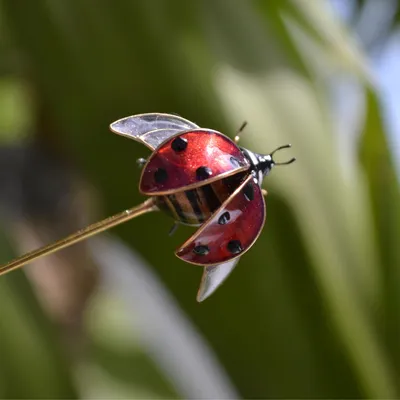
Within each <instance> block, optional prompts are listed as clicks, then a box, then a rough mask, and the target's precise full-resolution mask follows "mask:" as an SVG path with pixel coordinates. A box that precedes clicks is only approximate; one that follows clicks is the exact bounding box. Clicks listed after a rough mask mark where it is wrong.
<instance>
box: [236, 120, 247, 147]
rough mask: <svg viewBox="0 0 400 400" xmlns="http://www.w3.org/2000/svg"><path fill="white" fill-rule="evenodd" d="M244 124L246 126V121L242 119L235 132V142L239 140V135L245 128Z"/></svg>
mask: <svg viewBox="0 0 400 400" xmlns="http://www.w3.org/2000/svg"><path fill="white" fill-rule="evenodd" d="M246 126H247V121H243V124H242V125H241V126H240V128H239V129H238V131H237V132H236V136H235V143H239V140H240V136H239V135H240V134H241V133H242V132H243V131H244V128H246Z"/></svg>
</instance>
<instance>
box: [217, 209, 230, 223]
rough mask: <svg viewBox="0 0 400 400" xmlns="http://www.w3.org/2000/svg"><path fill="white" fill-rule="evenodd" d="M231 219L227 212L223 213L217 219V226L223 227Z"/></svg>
mask: <svg viewBox="0 0 400 400" xmlns="http://www.w3.org/2000/svg"><path fill="white" fill-rule="evenodd" d="M230 219H231V215H230V214H229V212H228V211H225V212H224V213H223V214H222V215H221V216H220V217H219V218H218V224H219V225H225V224H227V223H228V222H229V220H230Z"/></svg>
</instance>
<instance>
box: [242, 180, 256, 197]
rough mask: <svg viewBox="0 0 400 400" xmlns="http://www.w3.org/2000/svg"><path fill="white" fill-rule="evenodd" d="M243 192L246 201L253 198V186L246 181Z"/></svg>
mask: <svg viewBox="0 0 400 400" xmlns="http://www.w3.org/2000/svg"><path fill="white" fill-rule="evenodd" d="M243 194H244V197H245V198H246V200H247V201H252V200H253V199H254V188H253V185H252V184H251V183H248V184H247V185H246V186H245V187H244V189H243Z"/></svg>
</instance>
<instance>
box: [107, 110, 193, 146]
mask: <svg viewBox="0 0 400 400" xmlns="http://www.w3.org/2000/svg"><path fill="white" fill-rule="evenodd" d="M198 128H199V127H198V126H197V125H196V124H195V123H193V122H191V121H189V120H187V119H185V118H182V117H179V116H178V115H172V114H163V113H148V114H138V115H133V116H130V117H125V118H121V119H119V120H117V121H115V122H113V123H112V124H111V125H110V130H111V131H112V132H114V133H117V134H118V135H122V136H126V137H128V138H130V139H134V140H136V141H138V142H141V143H143V144H144V145H145V146H147V147H148V148H150V149H151V150H155V149H156V148H157V147H159V146H160V145H161V143H163V142H165V141H166V140H167V139H168V138H170V137H172V136H174V135H176V134H177V133H179V132H183V131H187V130H189V129H198Z"/></svg>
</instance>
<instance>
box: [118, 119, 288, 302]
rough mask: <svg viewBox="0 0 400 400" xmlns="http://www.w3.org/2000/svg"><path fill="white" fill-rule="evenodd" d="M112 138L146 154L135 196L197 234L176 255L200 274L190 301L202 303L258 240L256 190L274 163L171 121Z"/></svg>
mask: <svg viewBox="0 0 400 400" xmlns="http://www.w3.org/2000/svg"><path fill="white" fill-rule="evenodd" d="M110 129H111V131H113V132H115V133H117V134H120V135H123V136H126V137H129V138H131V139H134V140H137V141H139V142H142V143H143V144H144V145H146V146H147V147H148V148H150V149H151V150H152V151H153V153H152V154H151V156H150V157H149V158H148V159H147V160H144V159H139V160H138V161H139V163H140V164H141V165H142V166H143V170H142V176H141V179H140V183H139V189H140V192H141V193H143V194H145V195H147V196H152V197H153V196H154V198H155V201H156V204H157V207H158V208H159V209H161V210H163V211H165V212H167V213H168V214H170V215H171V216H172V217H173V218H174V219H175V221H176V222H177V223H181V224H186V225H192V226H198V227H199V228H198V230H197V231H196V232H195V233H194V234H193V235H192V236H191V237H190V238H189V239H188V240H187V241H186V242H185V243H184V244H183V245H182V246H181V247H179V248H178V250H177V251H176V252H175V254H176V255H177V257H179V258H180V259H182V260H183V261H186V262H189V263H192V264H197V265H201V266H204V273H203V277H202V281H201V285H200V289H199V292H198V295H197V300H198V301H202V300H204V299H205V298H206V297H208V296H209V295H210V294H212V293H213V292H214V291H215V289H216V288H217V287H218V286H219V285H220V284H221V283H222V282H223V281H224V279H225V278H226V277H227V276H228V275H229V273H230V272H231V271H232V270H233V268H234V267H235V265H236V264H237V262H238V260H239V257H241V256H242V255H243V254H244V253H245V252H246V251H247V250H249V249H250V247H251V246H252V245H253V244H254V242H255V241H256V239H257V238H258V236H259V235H260V233H261V230H262V228H263V225H264V223H265V217H266V207H265V202H264V197H263V191H262V189H261V184H262V182H263V178H264V177H265V176H266V175H268V174H269V172H270V171H271V169H272V167H273V166H274V165H283V164H290V163H292V162H293V161H295V158H292V159H290V160H289V161H287V162H284V163H277V162H275V161H274V159H273V155H274V153H275V152H276V151H277V150H280V149H282V148H287V147H290V145H285V146H281V147H278V148H277V149H276V150H274V151H273V152H272V153H271V154H268V155H262V154H257V153H254V152H252V151H250V150H248V149H245V148H241V147H238V146H237V144H236V143H235V142H234V141H232V140H231V139H229V138H228V137H227V136H225V135H223V134H222V133H220V132H217V131H214V130H211V129H203V128H200V127H199V126H197V125H196V124H194V123H193V122H191V121H188V120H186V119H184V118H181V117H179V116H176V115H170V114H160V113H150V114H140V115H134V116H131V117H126V118H122V119H120V120H118V121H116V122H114V123H112V124H111V125H110Z"/></svg>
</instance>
